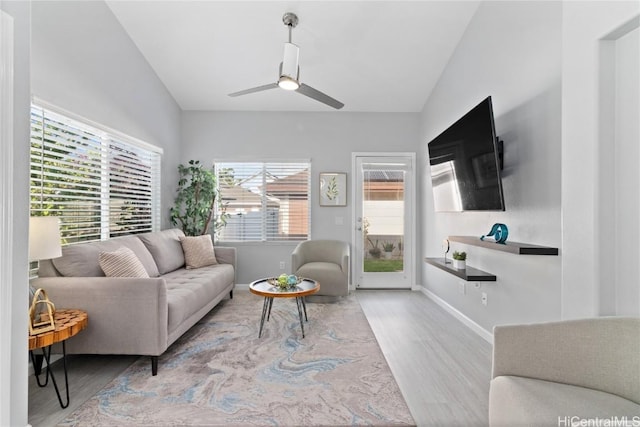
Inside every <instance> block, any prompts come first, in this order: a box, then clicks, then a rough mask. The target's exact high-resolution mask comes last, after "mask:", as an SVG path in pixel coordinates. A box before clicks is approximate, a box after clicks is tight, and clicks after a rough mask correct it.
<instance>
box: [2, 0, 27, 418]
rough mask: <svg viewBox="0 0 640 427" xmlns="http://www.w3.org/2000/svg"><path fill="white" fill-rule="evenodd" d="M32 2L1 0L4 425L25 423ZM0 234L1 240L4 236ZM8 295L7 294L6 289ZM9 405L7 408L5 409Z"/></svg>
mask: <svg viewBox="0 0 640 427" xmlns="http://www.w3.org/2000/svg"><path fill="white" fill-rule="evenodd" d="M30 7H31V6H30V4H29V3H28V2H13V1H10V2H8V1H0V8H2V10H3V11H5V12H6V13H7V14H9V15H10V16H11V17H12V18H13V27H14V61H13V66H14V76H13V82H14V85H13V119H14V120H13V123H14V126H13V136H14V144H13V161H14V165H15V166H14V175H13V182H12V187H13V189H12V192H13V203H12V206H11V207H12V218H13V238H14V239H13V241H12V242H10V246H11V247H12V248H13V251H12V257H13V263H12V276H13V280H11V281H10V283H0V286H2V287H4V286H10V287H11V288H12V289H11V292H10V294H11V299H12V301H11V306H12V307H15V308H14V309H13V310H12V312H11V314H10V316H11V324H10V327H9V328H7V326H8V325H0V341H1V342H2V347H3V350H4V351H8V352H9V354H10V360H11V362H10V365H11V366H10V375H11V378H10V380H9V381H8V382H2V383H0V389H1V393H0V395H2V396H3V399H4V398H6V397H7V396H8V398H9V399H10V401H9V402H3V405H2V408H3V411H2V413H0V425H10V426H24V425H27V402H28V401H27V396H28V386H27V350H28V348H27V340H26V335H25V334H26V331H27V316H26V313H27V307H28V301H29V299H28V286H27V282H28V277H27V265H28V261H27V239H25V238H23V237H22V236H26V235H27V233H28V227H29V221H28V218H29V210H28V209H29V194H28V192H27V191H25V189H26V188H28V186H29V169H28V167H26V165H28V164H29V144H28V143H25V141H29V131H30V126H29V102H30V100H29V97H30V82H29V80H30V79H29V73H30V58H29V43H30V31H31V30H30V20H29V19H30V16H29V15H30ZM5 238H6V237H5V236H0V239H5ZM4 294H6V293H4ZM4 408H9V413H6V412H4Z"/></svg>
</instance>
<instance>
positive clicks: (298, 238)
mask: <svg viewBox="0 0 640 427" xmlns="http://www.w3.org/2000/svg"><path fill="white" fill-rule="evenodd" d="M233 164H242V165H254V167H256V168H259V169H260V170H261V179H262V184H261V185H262V186H263V187H266V185H267V184H269V183H270V181H269V180H268V179H267V175H269V174H270V172H273V169H274V167H273V166H274V165H287V164H288V165H294V166H295V165H300V166H303V165H304V166H306V170H307V177H306V182H305V184H306V198H304V199H299V200H306V216H307V218H306V224H305V227H306V230H307V232H306V234H304V235H295V234H294V235H291V236H292V237H283V236H280V238H271V237H270V233H269V231H268V229H269V226H268V225H267V223H268V215H265V214H264V213H265V212H266V210H267V209H266V207H267V204H268V199H269V198H270V197H272V196H269V193H267V192H264V193H262V194H259V195H260V197H261V201H260V206H261V207H260V214H261V219H260V221H261V225H260V239H259V240H258V239H229V238H225V236H224V231H225V230H224V228H223V229H222V230H221V231H220V234H219V235H218V236H217V239H218V242H221V243H226V244H233V245H245V244H270V245H274V244H275V245H278V244H291V243H299V242H302V241H305V240H310V239H311V213H312V199H311V196H312V186H311V175H312V163H311V160H310V159H299V158H287V159H281V158H277V159H267V160H257V159H247V158H242V159H238V158H222V159H214V161H213V168H214V172H215V175H216V181H217V185H218V191H219V192H220V195H221V197H223V200H222V205H223V206H228V203H227V202H225V200H224V189H223V188H220V179H219V178H220V176H219V168H225V167H227V166H229V165H233ZM270 166H271V168H270ZM275 169H276V170H277V169H278V168H277V167H276V168H275ZM282 169H285V168H280V170H282ZM302 171H304V169H301V170H300V172H302ZM298 173H299V172H298ZM292 175H293V174H292ZM256 194H257V193H256ZM287 211H288V212H291V210H289V209H288V210H287ZM227 213H229V212H227ZM228 219H230V218H228ZM278 225H279V226H280V225H281V223H280V222H278ZM225 228H226V227H225ZM287 236H289V235H287Z"/></svg>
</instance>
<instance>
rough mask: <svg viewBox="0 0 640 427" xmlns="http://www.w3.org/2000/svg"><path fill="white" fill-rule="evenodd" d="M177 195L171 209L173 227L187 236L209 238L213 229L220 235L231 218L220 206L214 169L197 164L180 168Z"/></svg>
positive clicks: (180, 166)
mask: <svg viewBox="0 0 640 427" xmlns="http://www.w3.org/2000/svg"><path fill="white" fill-rule="evenodd" d="M178 174H179V179H178V190H177V192H178V195H177V196H176V199H175V202H174V205H173V207H172V208H171V212H170V215H171V223H172V224H173V225H175V226H178V227H180V228H181V229H182V231H183V232H184V234H186V235H187V236H199V235H203V234H207V233H208V232H209V230H210V228H211V227H212V226H213V232H214V233H213V235H214V236H215V235H217V234H218V233H219V232H220V230H221V229H222V228H223V227H224V226H225V225H226V224H227V218H228V217H229V215H228V214H227V213H226V210H225V205H224V204H223V203H222V202H221V199H220V192H219V191H218V186H217V182H216V175H215V173H214V172H213V169H205V168H204V167H203V166H202V165H201V164H200V161H198V160H189V163H188V164H187V165H186V166H185V165H179V166H178Z"/></svg>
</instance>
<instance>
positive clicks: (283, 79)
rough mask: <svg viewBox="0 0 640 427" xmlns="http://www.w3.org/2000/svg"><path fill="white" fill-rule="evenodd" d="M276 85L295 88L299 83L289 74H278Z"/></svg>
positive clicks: (285, 88)
mask: <svg viewBox="0 0 640 427" xmlns="http://www.w3.org/2000/svg"><path fill="white" fill-rule="evenodd" d="M278 86H280V88H281V89H284V90H296V89H298V88H299V87H300V83H298V81H297V80H295V79H292V78H291V77H289V76H280V79H278Z"/></svg>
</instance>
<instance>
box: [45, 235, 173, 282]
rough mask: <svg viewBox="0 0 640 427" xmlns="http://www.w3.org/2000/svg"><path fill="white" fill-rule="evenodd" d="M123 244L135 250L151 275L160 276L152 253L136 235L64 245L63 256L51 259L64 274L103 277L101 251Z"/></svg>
mask: <svg viewBox="0 0 640 427" xmlns="http://www.w3.org/2000/svg"><path fill="white" fill-rule="evenodd" d="M122 246H124V247H127V248H129V249H131V250H132V251H133V253H134V254H135V255H136V257H138V259H139V260H140V262H141V263H142V265H143V266H144V269H145V270H146V271H147V274H148V275H149V277H158V276H159V275H160V273H159V272H158V267H157V266H156V263H155V261H154V260H153V257H152V256H151V253H150V252H149V251H148V250H147V248H146V247H145V245H143V244H142V242H141V241H140V239H138V237H136V236H124V237H115V238H113V239H109V240H104V241H100V242H89V243H80V244H77V245H69V246H64V247H63V248H62V256H61V257H59V258H54V259H53V260H51V261H52V263H53V265H54V267H55V268H56V270H58V271H59V272H60V274H62V275H63V276H67V277H101V276H104V272H103V271H102V268H101V267H100V252H111V251H115V250H116V249H118V248H120V247H122Z"/></svg>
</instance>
